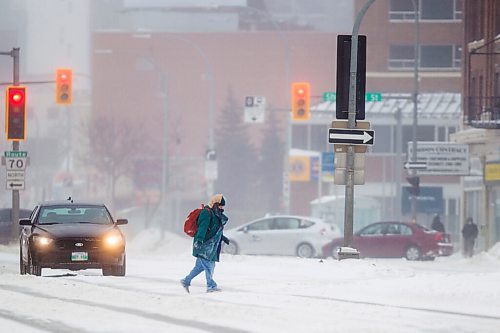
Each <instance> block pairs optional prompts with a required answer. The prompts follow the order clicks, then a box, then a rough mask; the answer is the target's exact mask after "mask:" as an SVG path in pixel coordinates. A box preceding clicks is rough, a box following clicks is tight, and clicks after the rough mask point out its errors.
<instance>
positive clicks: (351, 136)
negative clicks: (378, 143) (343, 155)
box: [328, 128, 375, 145]
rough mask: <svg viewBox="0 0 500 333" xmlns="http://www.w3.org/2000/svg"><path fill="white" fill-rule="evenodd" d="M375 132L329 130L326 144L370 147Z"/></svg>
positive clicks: (346, 129)
mask: <svg viewBox="0 0 500 333" xmlns="http://www.w3.org/2000/svg"><path fill="white" fill-rule="evenodd" d="M374 137H375V132H374V131H372V130H362V129H348V128H330V129H329V130H328V143H340V144H342V143H343V144H351V145H372V144H373V139H374Z"/></svg>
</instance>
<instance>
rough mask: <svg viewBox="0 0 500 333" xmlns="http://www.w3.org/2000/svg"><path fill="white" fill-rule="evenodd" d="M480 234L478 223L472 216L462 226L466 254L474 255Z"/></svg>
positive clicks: (468, 255)
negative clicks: (475, 244)
mask: <svg viewBox="0 0 500 333" xmlns="http://www.w3.org/2000/svg"><path fill="white" fill-rule="evenodd" d="M477 234H478V229H477V225H476V224H475V223H474V222H473V221H472V217H468V218H467V222H466V223H465V224H464V227H463V228H462V236H463V237H464V255H465V256H466V257H472V255H473V254H474V243H475V242H476V238H477Z"/></svg>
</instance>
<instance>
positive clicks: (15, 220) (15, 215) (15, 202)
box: [0, 47, 19, 238]
mask: <svg viewBox="0 0 500 333" xmlns="http://www.w3.org/2000/svg"><path fill="white" fill-rule="evenodd" d="M0 55H8V56H11V57H12V58H13V64H14V66H13V68H14V70H13V78H12V85H14V86H18V85H19V48H18V47H15V48H13V49H12V50H11V51H10V52H0ZM12 150H13V151H19V141H17V140H14V141H12ZM10 214H11V215H10V217H11V222H12V229H11V235H12V237H13V238H15V237H17V230H18V228H17V226H18V225H19V190H12V210H11V213H10Z"/></svg>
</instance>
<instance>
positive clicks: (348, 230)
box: [339, 0, 375, 259]
mask: <svg viewBox="0 0 500 333" xmlns="http://www.w3.org/2000/svg"><path fill="white" fill-rule="evenodd" d="M373 2H375V0H367V2H366V3H365V5H364V6H363V8H362V9H361V11H360V12H359V14H358V16H357V17H356V21H355V22H354V26H353V28H352V39H351V66H350V67H351V68H350V81H349V107H348V121H347V128H350V129H353V128H356V112H357V110H356V76H357V70H358V32H359V26H360V25H361V20H362V19H363V16H364V15H365V13H366V11H367V10H368V8H369V7H370V6H371V4H372V3H373ZM346 171H347V172H346V187H345V215H344V246H346V247H350V246H351V244H352V234H353V210H354V146H353V145H348V146H347V165H346ZM349 257H350V258H352V257H353V256H352V255H350V256H349ZM357 257H358V258H359V253H358V256H357ZM339 259H342V253H339Z"/></svg>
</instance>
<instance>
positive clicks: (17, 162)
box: [5, 157, 27, 170]
mask: <svg viewBox="0 0 500 333" xmlns="http://www.w3.org/2000/svg"><path fill="white" fill-rule="evenodd" d="M26 159H27V158H26V157H6V158H5V167H6V169H7V170H25V169H26Z"/></svg>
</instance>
